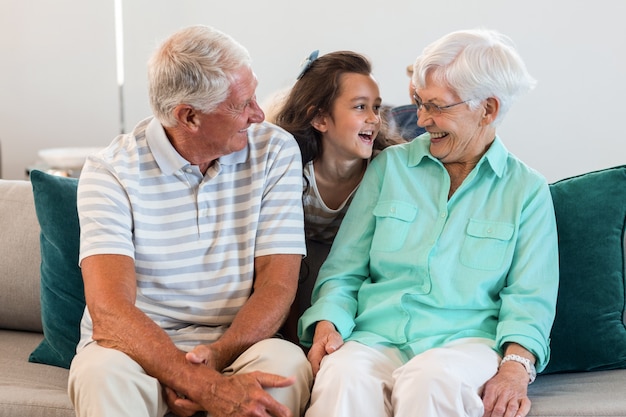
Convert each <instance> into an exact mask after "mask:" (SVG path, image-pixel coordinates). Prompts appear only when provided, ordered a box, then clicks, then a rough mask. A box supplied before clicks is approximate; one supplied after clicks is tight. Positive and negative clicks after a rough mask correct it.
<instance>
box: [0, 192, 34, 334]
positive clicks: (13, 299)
mask: <svg viewBox="0 0 626 417" xmlns="http://www.w3.org/2000/svg"><path fill="white" fill-rule="evenodd" d="M40 263H41V255H40V252H39V223H38V222H37V216H36V214H35V205H34V202H33V191H32V187H31V184H30V182H29V181H21V180H0V328H3V329H16V330H29V331H42V326H41V305H40V302H39V266H40Z"/></svg>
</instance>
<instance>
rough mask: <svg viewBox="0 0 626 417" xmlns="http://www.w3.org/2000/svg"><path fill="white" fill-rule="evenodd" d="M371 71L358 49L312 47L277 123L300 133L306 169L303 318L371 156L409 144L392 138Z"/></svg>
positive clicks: (298, 302)
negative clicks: (320, 53) (322, 51)
mask: <svg viewBox="0 0 626 417" xmlns="http://www.w3.org/2000/svg"><path fill="white" fill-rule="evenodd" d="M371 72H372V67H371V64H370V62H369V61H368V60H367V58H365V57H364V56H362V55H360V54H357V53H354V52H350V51H339V52H332V53H329V54H326V55H323V56H321V57H320V58H317V53H316V52H314V53H313V54H311V56H310V57H309V59H308V60H307V62H306V64H305V65H304V67H303V69H302V72H301V73H300V75H299V77H298V80H297V81H296V83H295V84H294V86H293V87H292V89H291V90H290V91H289V92H288V94H287V96H286V97H285V98H284V99H283V104H282V105H281V106H280V107H279V109H278V111H277V114H276V116H275V123H276V124H278V125H279V126H281V127H283V128H284V129H285V130H287V131H288V132H290V133H291V134H292V135H294V137H295V138H296V141H297V142H298V145H299V146H300V150H301V152H302V164H303V167H304V172H303V174H304V191H303V204H304V229H305V235H306V240H307V257H306V258H305V259H304V260H303V263H302V268H301V271H300V285H299V288H298V296H297V300H296V303H294V304H295V308H297V310H298V311H297V317H299V316H300V315H301V314H302V312H304V310H305V309H306V308H307V307H308V306H309V305H310V296H311V289H312V287H313V284H314V283H315V279H316V278H317V272H318V270H319V268H320V266H321V264H322V262H323V261H324V260H325V259H326V256H327V255H328V251H329V250H330V246H331V244H332V242H333V240H334V238H335V234H336V233H337V230H338V229H339V225H340V224H341V221H342V219H343V217H344V215H345V213H346V211H347V209H348V206H349V205H350V201H351V200H352V196H353V195H354V192H355V191H356V189H357V187H358V185H359V183H360V182H361V178H362V177H363V174H364V172H365V169H366V168H367V165H368V162H369V160H370V159H371V158H372V157H373V156H374V155H375V154H376V153H377V152H380V151H381V150H382V149H383V148H385V147H387V146H389V145H391V144H396V143H401V142H403V139H401V138H400V137H397V138H395V137H394V138H391V137H388V136H387V133H386V128H385V126H386V124H385V123H384V121H382V120H381V112H380V110H381V103H382V100H381V97H380V92H379V88H378V84H377V83H376V80H375V79H374V77H373V76H372V74H371ZM292 313H294V312H292Z"/></svg>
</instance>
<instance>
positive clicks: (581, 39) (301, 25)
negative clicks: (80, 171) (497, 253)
mask: <svg viewBox="0 0 626 417" xmlns="http://www.w3.org/2000/svg"><path fill="white" fill-rule="evenodd" d="M3 1H7V0H3ZM123 1H124V32H125V33H124V34H125V62H126V67H125V70H126V85H125V103H124V106H125V107H124V108H125V120H126V129H127V130H130V129H131V128H132V127H133V125H134V123H135V122H137V121H138V120H140V119H142V118H143V117H145V116H147V115H148V114H149V106H148V101H147V89H146V80H145V74H146V67H145V63H146V61H147V59H148V57H149V55H150V53H151V52H152V50H153V49H154V47H155V46H156V45H157V44H158V42H159V41H161V40H162V39H163V38H165V37H166V36H167V35H169V34H170V33H171V32H172V31H174V30H176V29H178V28H180V27H182V26H185V25H189V24H197V23H201V24H209V25H212V26H215V27H217V28H219V29H221V30H223V31H225V32H227V33H229V34H231V35H232V36H233V37H235V38H236V39H237V40H239V41H240V42H241V43H242V44H244V45H245V46H246V47H247V48H248V49H249V50H250V52H251V54H252V56H253V59H254V67H255V71H256V73H257V75H258V77H259V80H260V84H259V89H258V96H259V99H260V100H261V101H263V100H264V99H265V98H266V97H267V96H268V95H270V94H271V93H272V92H274V91H276V90H278V89H281V88H283V87H287V86H289V85H290V84H291V83H292V81H293V80H294V78H295V76H296V75H297V73H298V71H299V66H300V62H301V61H302V59H303V58H304V57H305V56H306V55H308V54H309V53H310V52H311V51H312V50H313V49H320V52H321V53H326V52H330V51H333V50H339V49H352V50H355V51H357V52H361V53H364V54H365V55H367V56H369V57H370V58H371V59H372V61H373V64H374V72H375V76H376V78H377V79H378V81H379V83H380V85H381V92H382V95H383V99H384V101H385V102H387V103H389V104H402V103H404V102H406V101H407V100H408V95H407V88H406V86H407V83H408V79H407V77H406V75H405V72H404V69H405V67H406V65H407V64H409V63H411V62H412V61H413V59H414V58H415V57H416V56H417V55H418V54H419V52H420V51H421V50H422V48H423V47H424V46H425V45H426V44H428V43H430V42H431V41H433V40H435V39H436V38H438V37H440V36H442V35H443V34H445V33H447V32H450V31H452V30H457V29H464V28H473V27H477V26H485V27H488V28H493V29H497V30H500V31H502V32H504V33H506V34H508V35H509V36H511V37H512V38H513V40H514V41H515V42H516V43H517V45H518V48H519V50H520V52H521V54H522V56H523V57H524V59H525V60H526V63H527V65H528V68H529V70H530V72H531V74H533V76H534V77H535V78H537V80H538V81H539V83H538V86H537V88H536V89H535V90H534V91H532V92H531V93H529V94H528V95H527V96H525V97H523V98H522V99H521V100H520V101H519V102H518V103H516V104H515V105H514V106H513V108H512V109H511V112H510V113H509V115H508V116H507V118H506V119H505V120H504V123H503V124H502V126H501V127H500V129H499V133H500V135H501V136H502V138H503V140H504V142H505V143H506V145H507V146H508V147H509V149H510V150H511V151H513V152H514V153H515V154H517V155H518V156H519V157H520V158H521V159H523V160H524V161H526V162H527V163H528V164H529V165H531V166H533V167H535V168H536V169H538V170H539V171H540V172H541V173H543V174H544V175H545V176H546V177H547V178H548V180H550V181H554V180H557V179H560V178H563V177H566V176H570V175H576V174H580V173H583V172H586V171H590V170H593V169H601V168H604V167H608V166H613V165H618V164H625V163H626V137H625V136H626V135H624V134H622V133H621V130H622V129H621V123H620V122H621V120H622V114H623V113H624V110H626V104H625V98H626V81H625V79H624V78H625V75H626V25H624V24H623V23H622V20H623V16H626V2H623V1H622V0H598V1H596V2H594V3H593V4H592V3H589V2H587V1H582V0H551V1H546V0H526V1H525V2H511V1H502V0H447V1H446V0H441V1H438V2H432V1H428V2H426V1H417V0H387V1H381V0H317V1H315V2H295V1H293V0H266V1H264V2H259V1H255V0H240V1H232V2H230V1H229V2H225V1H222V2H216V1H206V0H177V1H174V0H123ZM10 2H11V3H15V5H16V6H14V7H16V8H20V9H24V10H26V9H28V6H26V5H22V3H27V4H30V3H28V2H27V1H25V0H21V1H18V0H10ZM36 3H37V4H39V3H41V4H47V3H46V2H45V1H44V0H37V1H36ZM68 3H72V5H73V6H72V7H73V8H79V9H84V10H83V12H84V13H85V15H86V16H87V20H88V22H75V21H74V19H70V20H69V21H68V22H67V23H66V25H69V26H67V27H66V26H64V27H63V28H62V29H61V30H62V33H59V34H56V35H53V39H54V40H55V44H56V43H59V44H61V43H62V42H63V43H67V42H70V43H71V44H73V43H76V42H78V41H77V39H76V38H83V37H85V36H86V34H89V36H91V37H94V39H95V41H94V42H95V43H96V45H95V48H97V49H98V50H97V51H94V50H91V49H90V50H87V49H89V48H86V46H85V42H84V41H82V43H81V44H82V45H83V53H86V54H88V57H87V58H86V59H76V58H77V56H76V54H75V53H73V52H72V51H71V50H70V49H69V47H68V46H65V49H61V51H56V54H55V55H52V53H51V52H47V55H46V57H47V58H48V60H47V61H46V62H49V61H50V60H52V58H56V57H57V56H59V55H60V56H61V60H60V61H67V71H69V72H70V74H71V76H69V75H64V74H63V73H60V72H58V71H59V70H60V67H61V65H60V63H59V62H58V61H59V60H56V59H55V60H54V61H55V68H56V65H58V66H59V68H57V69H55V72H54V73H53V77H49V76H48V77H47V78H46V75H50V74H51V72H50V68H42V71H44V72H43V73H41V74H43V75H41V74H39V75H38V76H39V77H40V78H41V79H40V80H38V83H39V84H43V88H44V89H45V90H46V92H45V94H46V95H53V96H54V97H55V100H56V101H55V105H52V103H49V102H46V103H45V104H46V105H44V106H42V107H41V108H37V106H35V105H33V103H32V99H33V98H34V97H39V94H41V91H39V92H38V91H37V90H39V89H41V88H42V86H38V87H37V90H34V89H31V87H30V85H29V84H30V80H31V77H32V75H31V77H20V75H21V74H20V72H19V70H17V69H14V70H13V74H12V77H15V80H11V83H14V82H15V81H17V82H18V84H19V85H21V87H20V88H19V89H17V90H13V91H11V92H10V93H11V94H9V97H7V95H5V94H4V83H5V82H6V80H4V79H2V80H0V83H2V84H0V87H1V88H2V90H0V91H2V95H3V100H2V103H3V104H2V106H3V107H2V112H0V117H1V118H2V119H0V120H1V121H2V123H0V140H1V141H2V143H3V163H4V164H5V169H4V174H5V175H4V176H5V177H7V176H9V175H8V174H11V175H15V174H14V172H18V174H19V175H21V171H19V170H18V171H14V170H12V171H11V172H7V171H8V167H6V165H7V164H10V163H11V162H13V163H14V167H18V168H19V169H22V166H23V165H24V164H25V163H27V162H28V161H29V160H32V158H33V157H34V156H33V155H34V153H33V150H34V149H35V145H31V146H30V148H29V150H26V149H23V143H32V142H36V144H37V145H36V147H43V146H62V145H63V146H64V145H68V144H74V143H81V144H84V145H90V146H91V145H98V144H100V143H102V142H103V141H104V142H108V141H110V140H111V139H112V137H113V135H114V134H115V133H116V129H117V125H116V124H115V123H114V122H113V120H112V119H114V118H115V117H116V116H117V112H118V108H117V107H116V104H115V103H114V98H115V97H116V94H117V91H116V90H114V88H115V87H114V85H113V84H114V74H113V73H111V74H109V73H108V72H107V74H106V75H103V74H102V70H103V69H104V68H106V69H107V71H108V70H109V68H108V67H109V66H110V70H111V71H113V70H114V57H113V50H112V48H113V47H114V39H113V37H112V36H113V35H112V34H106V35H103V34H102V33H100V32H98V33H97V34H96V33H94V32H97V31H102V32H106V31H108V27H109V25H111V26H112V24H113V11H112V9H113V5H112V3H113V0H109V1H108V2H80V1H79V0H65V1H63V2H60V4H59V3H58V2H57V3H55V5H56V7H55V8H54V9H53V8H52V6H46V7H47V8H48V9H49V10H44V11H43V12H42V13H39V15H40V16H39V18H38V19H37V22H38V25H37V26H36V27H34V28H35V29H36V31H35V32H34V33H29V32H28V31H25V30H23V29H22V28H21V26H20V24H18V23H16V22H9V29H10V30H7V26H6V25H5V24H3V25H2V26H1V27H0V34H1V35H3V36H0V38H2V40H1V41H0V42H3V44H2V45H3V47H2V51H3V55H4V50H5V47H4V42H6V40H5V38H6V37H7V36H10V37H11V38H13V41H11V42H16V43H18V45H19V48H20V49H23V50H26V51H29V52H28V53H29V54H31V55H34V56H36V55H37V54H39V53H41V50H42V47H41V46H40V45H39V41H40V39H41V37H42V36H45V37H48V36H49V35H48V33H47V32H42V31H41V28H52V27H54V28H57V27H58V26H59V20H58V19H59V16H58V15H59V14H60V13H59V12H54V10H56V8H57V7H64V6H67V5H68ZM102 3H105V4H102ZM108 3H111V4H108ZM87 9H89V10H90V12H89V13H87V12H86V10H87ZM53 12H54V13H55V14H56V15H57V16H55V17H56V19H50V18H49V17H46V16H45V15H46V14H48V15H49V14H52V13H53ZM23 15H24V16H23V17H24V18H28V19H30V18H31V16H30V15H27V14H26V13H23ZM98 18H99V19H98ZM0 19H2V20H5V18H4V17H2V18H0ZM66 20H67V19H66ZM0 22H2V21H1V20H0ZM7 32H8V33H7ZM13 32H18V36H17V37H16V36H14V34H13ZM7 46H9V45H7ZM49 47H50V46H48V48H49ZM10 52H11V53H14V52H12V51H10ZM49 55H51V56H49ZM69 58H72V59H69ZM3 61H4V57H3ZM32 62H33V61H31V63H32ZM35 62H36V61H35ZM77 65H79V67H77ZM49 66H50V65H49V64H48V65H46V67H49ZM77 69H78V71H76V70H77ZM0 71H2V74H3V75H4V73H5V70H4V69H2V70H0ZM97 74H100V75H97ZM59 77H61V78H63V79H65V80H68V81H69V80H72V79H74V78H75V79H77V81H81V82H82V81H83V80H85V79H89V78H91V79H93V80H94V82H92V83H91V85H89V87H87V84H86V83H83V84H79V85H73V86H72V90H73V91H71V94H69V93H68V92H67V91H66V90H64V89H60V88H58V86H57V85H56V83H54V82H51V79H57V78H59ZM1 78H5V77H1ZM46 84H47V85H46ZM70 85H71V84H70ZM87 88H88V89H87ZM74 90H78V91H74ZM81 90H82V93H81V96H80V99H79V100H77V99H76V97H75V96H73V95H74V94H77V93H78V92H79V91H81ZM62 92H63V93H62ZM24 93H27V96H28V97H30V101H31V103H29V102H28V100H26V99H24V98H23V96H24ZM15 100H17V102H19V104H20V106H18V108H14V104H15ZM7 102H9V104H7ZM40 102H41V100H40ZM26 105H27V106H26ZM5 107H6V108H7V109H9V110H10V111H11V112H10V113H5ZM7 114H9V115H10V118H6V115H7ZM26 117H28V119H26V120H28V121H29V123H26V124H24V122H21V124H20V125H17V126H11V128H12V130H11V131H10V132H9V133H13V134H12V135H8V136H7V134H6V132H7V127H6V124H7V123H8V124H9V125H12V123H11V122H13V123H15V121H16V119H21V120H24V119H25V118H26ZM42 118H44V119H48V120H52V121H55V122H56V121H57V118H59V119H60V123H56V124H55V126H54V129H56V130H58V131H59V132H65V134H58V133H56V134H54V135H51V134H49V133H50V131H51V130H53V129H51V128H50V127H49V126H47V124H48V123H50V122H46V123H43V120H42ZM81 122H82V123H81ZM77 124H79V125H80V124H82V126H80V127H79V126H77ZM86 126H93V127H94V129H91V132H90V134H86V132H85V129H86ZM61 127H63V129H61ZM25 128H27V132H22V130H23V129H25ZM7 142H8V144H7ZM12 143H13V145H11V144H12ZM11 146H13V148H12V150H11ZM20 158H21V161H20V162H14V161H17V160H19V159H20ZM24 158H26V159H24ZM7 160H8V161H7Z"/></svg>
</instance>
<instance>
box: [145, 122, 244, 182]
mask: <svg viewBox="0 0 626 417" xmlns="http://www.w3.org/2000/svg"><path fill="white" fill-rule="evenodd" d="M146 140H147V142H148V146H149V147H150V151H151V152H152V155H153V156H154V160H155V161H156V163H157V165H158V166H159V168H160V169H161V171H162V172H163V173H164V174H166V175H172V174H174V173H175V172H177V171H179V170H181V169H183V168H185V167H187V166H189V165H190V162H189V161H187V160H186V159H185V158H183V157H182V156H181V155H180V154H179V153H178V151H177V150H176V149H175V148H174V146H172V143H171V142H170V140H169V139H168V137H167V135H166V134H165V129H164V128H163V126H162V125H161V123H160V122H159V121H158V120H157V119H156V118H153V119H152V120H151V121H150V123H149V124H148V127H147V128H146ZM249 148H250V147H249V145H246V147H245V148H243V149H242V150H240V151H237V152H233V153H231V154H228V155H224V156H221V157H220V158H218V160H219V162H220V164H221V165H235V164H239V163H243V162H245V161H246V160H247V159H248V155H249V153H250V149H249Z"/></svg>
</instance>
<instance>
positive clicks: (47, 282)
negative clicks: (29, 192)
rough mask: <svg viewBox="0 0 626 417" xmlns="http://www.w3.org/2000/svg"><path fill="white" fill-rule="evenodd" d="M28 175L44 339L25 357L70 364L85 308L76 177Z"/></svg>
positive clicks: (64, 364)
mask: <svg viewBox="0 0 626 417" xmlns="http://www.w3.org/2000/svg"><path fill="white" fill-rule="evenodd" d="M30 180H31V183H32V187H33V195H34V198H35V211H36V213H37V220H38V221H39V226H40V227H41V234H40V247H41V295H40V297H41V321H42V325H43V333H44V340H43V341H42V342H41V343H40V344H39V346H37V347H36V348H35V350H34V351H33V352H32V353H31V354H30V357H29V359H28V360H29V361H30V362H37V363H45V364H48V365H54V366H60V367H63V368H69V366H70V362H71V361H72V358H73V357H74V354H75V351H76V345H77V343H78V340H79V338H80V320H81V317H82V314H83V310H84V308H85V296H84V290H83V279H82V275H81V271H80V268H79V266H78V250H79V239H80V237H79V230H80V228H79V225H78V214H77V212H76V187H77V185H78V180H77V179H75V178H65V177H59V176H54V175H50V174H46V173H44V172H42V171H37V170H35V171H32V172H31V175H30Z"/></svg>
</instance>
